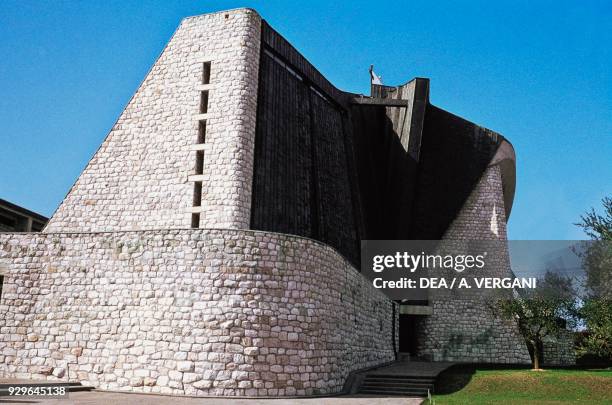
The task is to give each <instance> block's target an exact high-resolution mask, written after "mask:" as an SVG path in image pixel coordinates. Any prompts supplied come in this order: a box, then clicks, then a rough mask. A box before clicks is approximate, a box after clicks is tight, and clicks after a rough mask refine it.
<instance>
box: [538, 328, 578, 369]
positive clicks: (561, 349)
mask: <svg viewBox="0 0 612 405" xmlns="http://www.w3.org/2000/svg"><path fill="white" fill-rule="evenodd" d="M542 349H543V350H542V359H543V361H542V366H545V367H551V366H572V365H575V364H576V348H575V343H574V336H573V334H572V332H570V331H565V332H562V333H561V334H560V335H559V336H558V337H553V336H547V337H546V338H545V339H544V342H543V348H542Z"/></svg>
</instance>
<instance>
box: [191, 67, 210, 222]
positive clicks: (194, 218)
mask: <svg viewBox="0 0 612 405" xmlns="http://www.w3.org/2000/svg"><path fill="white" fill-rule="evenodd" d="M210 67H211V65H210V62H204V63H203V64H202V84H210ZM206 113H208V90H202V91H201V92H200V114H206ZM204 142H206V119H201V120H199V121H198V136H197V140H196V143H197V144H203V143H204ZM194 172H195V174H196V175H201V174H204V151H203V150H197V151H196V156H195V170H194ZM201 205H202V181H196V182H194V186H193V206H194V207H200V206H201ZM191 227H192V228H199V227H200V213H199V212H194V213H192V214H191Z"/></svg>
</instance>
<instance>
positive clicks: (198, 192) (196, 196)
mask: <svg viewBox="0 0 612 405" xmlns="http://www.w3.org/2000/svg"><path fill="white" fill-rule="evenodd" d="M201 204H202V182H201V181H196V182H195V183H194V185H193V206H194V207H199V206H200V205H201Z"/></svg>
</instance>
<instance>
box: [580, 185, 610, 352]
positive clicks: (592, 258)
mask: <svg viewBox="0 0 612 405" xmlns="http://www.w3.org/2000/svg"><path fill="white" fill-rule="evenodd" d="M602 203H603V208H604V213H603V215H599V214H597V213H596V212H595V210H594V209H591V211H589V212H587V213H586V214H585V215H582V216H581V217H580V219H581V222H579V223H577V224H576V225H578V226H580V227H581V228H583V229H584V231H585V233H586V234H587V235H589V236H590V237H591V239H592V241H590V242H589V243H587V244H585V245H584V249H582V250H581V251H580V252H579V255H580V257H581V258H582V264H583V268H584V270H585V273H586V279H585V285H584V288H585V298H584V305H583V306H582V308H581V309H580V316H581V317H582V318H583V319H584V322H585V325H586V329H587V330H586V332H587V333H586V336H585V338H584V339H583V340H582V341H581V343H580V348H579V350H580V352H582V353H591V354H594V355H596V356H599V357H602V358H604V359H608V360H611V359H612V198H610V197H606V198H604V199H603V200H602Z"/></svg>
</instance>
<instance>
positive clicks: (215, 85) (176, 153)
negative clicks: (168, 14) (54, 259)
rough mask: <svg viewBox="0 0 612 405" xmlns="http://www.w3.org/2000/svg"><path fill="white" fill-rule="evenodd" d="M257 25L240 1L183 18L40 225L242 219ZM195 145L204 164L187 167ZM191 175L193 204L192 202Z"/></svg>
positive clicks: (102, 226)
mask: <svg viewBox="0 0 612 405" xmlns="http://www.w3.org/2000/svg"><path fill="white" fill-rule="evenodd" d="M260 30H261V19H260V17H259V16H258V15H257V14H256V13H255V12H254V11H252V10H249V9H238V10H231V11H224V12H220V13H214V14H206V15H201V16H196V17H189V18H186V19H184V20H183V21H182V22H181V24H180V26H179V28H178V29H177V31H176V32H175V33H174V36H173V37H172V39H171V40H170V42H169V43H168V44H167V45H166V47H165V49H164V51H163V52H162V54H161V55H160V57H159V59H158V60H157V61H156V62H155V64H154V65H153V67H152V68H151V70H150V72H149V73H148V74H147V76H146V78H145V79H144V81H143V82H142V84H141V85H140V87H139V88H138V90H137V91H136V93H135V94H134V96H133V98H132V99H131V100H130V102H129V103H128V105H127V107H126V108H125V110H124V111H123V113H122V114H121V116H120V117H119V119H118V120H117V122H116V123H115V125H114V126H113V128H112V129H111V131H110V133H109V134H108V136H107V137H106V139H105V140H104V142H103V144H102V145H101V146H100V148H99V150H98V151H97V152H96V154H95V155H94V156H93V158H92V159H91V161H90V162H89V164H88V165H87V167H86V168H85V170H84V171H83V173H82V174H81V175H80V176H79V178H78V180H77V181H76V183H75V184H74V186H73V187H72V189H71V190H70V192H69V193H68V195H67V196H66V198H65V199H64V201H63V202H62V204H61V205H60V207H59V208H58V209H57V211H56V212H55V214H54V215H53V218H52V219H51V221H50V222H49V224H48V226H47V228H46V231H47V232H66V231H69V232H74V231H78V232H97V231H118V230H146V229H162V228H187V227H189V226H190V225H191V221H192V212H200V213H201V214H200V215H201V216H200V221H199V222H200V223H199V226H200V227H202V228H212V227H222V228H226V227H227V228H248V227H249V221H250V204H251V184H252V172H253V148H254V138H255V114H256V105H257V78H258V76H257V75H258V69H259V67H258V65H259V47H260ZM207 61H208V62H210V63H211V73H210V84H208V85H203V84H202V76H203V63H204V62H207ZM202 91H208V95H209V100H208V112H207V113H206V114H199V113H200V112H201V111H200V94H201V92H202ZM201 120H202V121H204V120H205V126H206V129H205V142H204V145H203V146H197V145H196V143H197V142H198V133H199V121H201ZM197 148H203V149H204V167H203V173H202V175H201V176H200V177H193V176H194V175H196V172H195V166H196V151H195V149H197ZM196 180H197V181H201V182H202V201H201V205H200V207H201V208H193V205H194V184H195V181H196Z"/></svg>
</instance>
